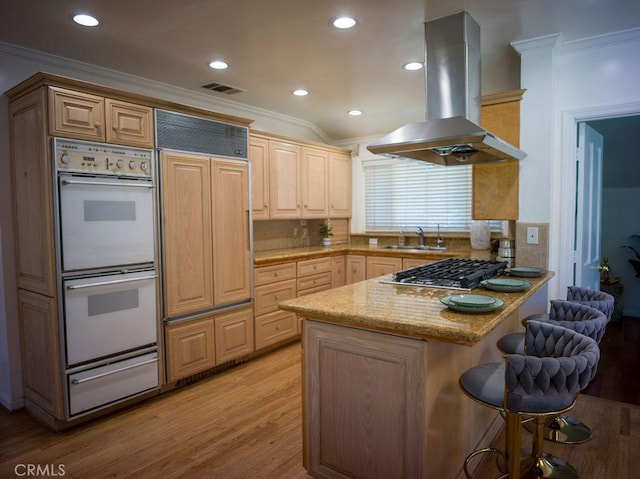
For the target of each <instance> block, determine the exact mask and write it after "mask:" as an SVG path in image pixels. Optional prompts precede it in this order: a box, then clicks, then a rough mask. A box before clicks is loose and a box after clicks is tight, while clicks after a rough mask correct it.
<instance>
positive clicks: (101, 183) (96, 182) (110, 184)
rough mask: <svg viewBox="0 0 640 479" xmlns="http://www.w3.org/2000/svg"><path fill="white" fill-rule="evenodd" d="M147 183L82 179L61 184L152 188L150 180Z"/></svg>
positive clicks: (64, 181)
mask: <svg viewBox="0 0 640 479" xmlns="http://www.w3.org/2000/svg"><path fill="white" fill-rule="evenodd" d="M147 183H149V184H146V183H139V184H134V183H120V182H113V183H108V182H106V181H82V180H62V184H63V185H89V186H94V185H95V186H118V187H120V186H131V187H133V188H154V186H153V185H152V184H151V182H147Z"/></svg>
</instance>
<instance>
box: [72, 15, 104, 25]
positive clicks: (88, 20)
mask: <svg viewBox="0 0 640 479" xmlns="http://www.w3.org/2000/svg"><path fill="white" fill-rule="evenodd" d="M73 21H74V22H76V23H77V24H78V25H82V26H83V27H95V26H97V25H98V24H99V23H100V22H99V21H98V19H97V18H96V17H92V16H91V15H87V14H86V13H78V14H77V15H74V16H73Z"/></svg>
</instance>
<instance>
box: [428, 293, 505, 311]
mask: <svg viewBox="0 0 640 479" xmlns="http://www.w3.org/2000/svg"><path fill="white" fill-rule="evenodd" d="M453 296H462V295H453ZM493 299H494V301H493V303H491V304H489V305H486V306H464V305H462V304H456V303H454V302H452V301H451V296H445V297H444V298H442V299H441V300H440V302H441V303H442V304H444V305H445V306H446V307H447V308H449V309H452V310H454V311H458V312H460V313H489V312H491V311H495V310H496V309H498V308H501V307H502V306H503V305H504V301H502V300H501V299H500V298H493Z"/></svg>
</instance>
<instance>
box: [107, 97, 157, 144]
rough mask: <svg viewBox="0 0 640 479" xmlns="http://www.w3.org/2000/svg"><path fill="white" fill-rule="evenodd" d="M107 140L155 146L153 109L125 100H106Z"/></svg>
mask: <svg viewBox="0 0 640 479" xmlns="http://www.w3.org/2000/svg"><path fill="white" fill-rule="evenodd" d="M105 109H106V121H107V128H106V135H107V142H109V143H118V144H123V145H131V146H139V147H141V148H153V110H152V109H151V108H149V107H147V106H142V105H135V104H133V103H127V102H124V101H118V100H112V99H110V98H107V99H106V100H105Z"/></svg>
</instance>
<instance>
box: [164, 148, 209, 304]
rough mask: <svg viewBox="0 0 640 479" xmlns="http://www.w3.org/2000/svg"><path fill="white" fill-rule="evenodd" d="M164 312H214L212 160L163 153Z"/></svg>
mask: <svg viewBox="0 0 640 479" xmlns="http://www.w3.org/2000/svg"><path fill="white" fill-rule="evenodd" d="M161 162H162V211H163V247H164V263H165V264H164V274H165V312H166V315H167V316H168V317H173V316H178V315H182V314H186V313H190V312H197V311H199V310H204V309H208V308H211V307H213V305H214V301H213V262H212V248H211V242H212V234H211V229H212V225H211V186H210V181H211V172H210V161H209V158H204V157H198V156H192V155H184V154H174V153H166V152H163V153H162V157H161Z"/></svg>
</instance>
